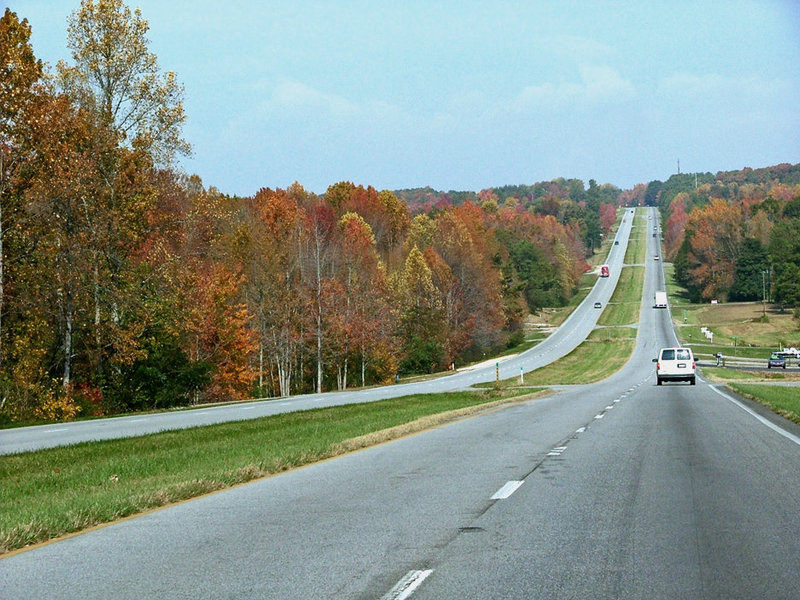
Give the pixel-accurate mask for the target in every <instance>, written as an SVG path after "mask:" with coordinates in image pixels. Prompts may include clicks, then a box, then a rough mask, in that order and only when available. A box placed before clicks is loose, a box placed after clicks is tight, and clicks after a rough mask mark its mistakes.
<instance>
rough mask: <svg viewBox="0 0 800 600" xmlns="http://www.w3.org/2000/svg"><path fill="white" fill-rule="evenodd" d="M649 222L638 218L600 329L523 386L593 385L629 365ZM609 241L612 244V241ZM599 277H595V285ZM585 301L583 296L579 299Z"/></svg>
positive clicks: (514, 382) (515, 382) (529, 375)
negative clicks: (623, 264) (627, 363)
mask: <svg viewBox="0 0 800 600" xmlns="http://www.w3.org/2000/svg"><path fill="white" fill-rule="evenodd" d="M646 233H647V221H646V219H645V218H644V217H643V216H641V215H638V214H637V215H636V220H635V221H634V227H633V229H632V231H631V237H630V241H629V244H628V249H627V251H626V253H625V264H626V265H629V266H625V267H623V269H622V272H621V273H620V278H619V283H618V284H617V287H616V289H615V291H614V294H613V296H612V297H611V300H610V301H609V303H608V305H607V306H605V307H604V310H603V313H602V314H601V316H600V319H599V320H598V327H597V328H596V329H595V330H594V331H592V333H591V334H590V335H589V337H588V338H587V340H586V341H585V342H583V343H582V344H581V345H580V346H578V347H577V348H575V350H573V351H572V352H570V353H569V354H568V355H567V356H565V357H564V358H561V359H559V360H558V361H556V362H554V363H551V364H550V365H547V366H546V367H542V368H541V369H536V370H535V371H531V372H530V373H525V374H524V376H523V382H524V385H537V386H539V385H557V384H573V383H592V382H595V381H600V380H602V379H605V378H606V377H608V376H610V375H612V374H614V373H616V372H617V371H618V370H619V369H621V368H622V366H623V365H624V364H625V363H626V362H628V359H629V358H630V356H631V354H632V353H633V349H634V348H635V346H636V323H637V322H638V320H639V310H640V307H641V302H642V289H643V287H644V267H643V266H642V263H644V260H645V256H646V238H645V235H646ZM609 241H610V240H609ZM594 278H596V275H593V276H592V282H591V283H592V284H593V283H594ZM585 297H586V294H584V295H583V296H582V297H581V298H580V299H581V300H582V299H583V298H585ZM518 384H519V378H518V377H515V378H511V379H508V380H506V381H503V382H501V385H502V386H504V387H511V386H515V385H518Z"/></svg>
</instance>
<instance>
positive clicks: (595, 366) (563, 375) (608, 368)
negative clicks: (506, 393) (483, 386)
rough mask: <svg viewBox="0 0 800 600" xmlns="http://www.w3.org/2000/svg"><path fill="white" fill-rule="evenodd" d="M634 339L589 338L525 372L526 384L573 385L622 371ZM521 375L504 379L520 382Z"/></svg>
mask: <svg viewBox="0 0 800 600" xmlns="http://www.w3.org/2000/svg"><path fill="white" fill-rule="evenodd" d="M635 347H636V341H635V340H631V339H622V340H620V339H615V340H597V341H587V342H584V343H582V344H581V345H580V346H578V347H577V348H575V350H573V351H572V352H570V353H569V354H567V355H566V356H565V357H563V358H561V359H559V360H557V361H556V362H554V363H551V364H549V365H547V366H546V367H542V368H541V369H536V370H535V371H531V372H529V373H525V374H524V375H523V383H524V385H533V386H541V385H559V384H561V385H571V384H579V383H594V382H595V381H600V380H602V379H605V378H606V377H608V376H610V375H612V374H614V373H616V372H617V371H619V370H620V369H621V368H622V367H623V366H624V365H625V363H626V362H628V359H629V358H630V356H631V354H632V353H633V349H634V348H635ZM518 382H519V378H516V379H509V380H506V381H504V382H501V384H502V385H504V386H513V385H516V384H518Z"/></svg>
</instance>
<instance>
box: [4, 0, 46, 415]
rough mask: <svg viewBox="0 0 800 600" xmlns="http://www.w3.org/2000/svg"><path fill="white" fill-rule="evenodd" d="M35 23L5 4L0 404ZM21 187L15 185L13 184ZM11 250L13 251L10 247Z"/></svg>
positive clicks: (35, 74)
mask: <svg viewBox="0 0 800 600" xmlns="http://www.w3.org/2000/svg"><path fill="white" fill-rule="evenodd" d="M30 36H31V28H30V25H29V24H28V21H27V20H26V19H23V20H22V21H20V20H19V18H18V17H17V15H16V13H14V12H12V11H11V9H9V8H6V10H5V13H4V14H3V16H2V18H0V409H2V407H3V406H4V405H5V403H6V402H7V399H8V397H7V394H6V387H5V386H4V385H3V384H2V382H3V378H4V377H3V375H4V369H5V361H4V358H5V353H6V345H5V340H6V335H7V334H6V321H5V320H4V316H5V315H6V312H7V300H6V289H7V288H6V280H7V277H8V269H9V265H8V260H7V257H8V255H9V250H10V248H9V246H8V241H10V239H11V233H10V232H11V231H14V230H15V229H16V227H15V226H16V223H17V221H18V218H19V215H20V211H21V201H20V193H19V189H18V185H19V182H17V184H16V186H15V179H16V175H17V173H18V169H19V167H20V164H21V162H22V161H23V160H24V158H25V154H26V152H28V151H29V150H30V144H29V141H30V140H29V139H28V137H27V135H26V129H27V126H26V120H27V118H26V116H27V114H28V113H29V108H30V105H31V103H32V102H33V100H34V98H35V96H36V90H35V89H34V86H35V84H36V82H37V81H39V78H40V77H41V75H42V62H41V61H40V60H38V59H36V57H35V56H34V53H33V48H32V47H31V45H30ZM15 187H17V189H14V188H15ZM11 254H12V255H13V254H15V252H14V251H13V250H12V251H11Z"/></svg>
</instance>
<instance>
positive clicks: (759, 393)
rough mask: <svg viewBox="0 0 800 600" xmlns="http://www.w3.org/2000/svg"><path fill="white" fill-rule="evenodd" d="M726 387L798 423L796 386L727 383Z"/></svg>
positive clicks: (799, 411)
mask: <svg viewBox="0 0 800 600" xmlns="http://www.w3.org/2000/svg"><path fill="white" fill-rule="evenodd" d="M728 387H730V388H731V389H732V390H734V391H736V392H738V393H739V394H741V395H742V396H744V397H746V398H750V399H751V400H754V401H756V402H758V403H759V404H763V405H764V406H766V407H767V408H769V409H770V410H771V411H772V412H774V413H777V414H779V415H781V416H782V417H784V418H786V419H789V420H790V421H793V422H795V423H798V424H800V393H798V391H797V388H796V387H788V386H779V385H755V384H746V383H729V384H728Z"/></svg>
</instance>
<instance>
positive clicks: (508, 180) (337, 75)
mask: <svg viewBox="0 0 800 600" xmlns="http://www.w3.org/2000/svg"><path fill="white" fill-rule="evenodd" d="M6 4H7V5H8V6H10V7H11V8H12V10H14V11H16V12H17V14H18V15H19V16H20V17H21V18H22V17H25V18H27V19H28V21H29V22H30V24H31V26H32V28H33V35H32V43H33V47H34V51H35V52H36V54H37V56H38V57H39V58H41V59H43V60H45V61H47V62H48V63H50V64H51V65H55V63H56V61H57V60H58V59H61V58H64V59H70V56H69V53H68V51H67V49H66V18H67V16H68V15H69V13H71V12H73V11H74V10H76V9H77V8H78V6H79V4H80V3H79V0H69V1H62V0H11V1H10V2H8V1H7V3H6ZM127 4H128V6H130V7H131V8H133V7H136V6H138V7H139V8H141V10H142V15H143V17H144V18H145V19H147V20H148V22H149V24H150V32H149V37H150V40H151V43H150V49H151V51H152V52H154V53H155V54H156V55H157V56H158V58H159V65H160V67H161V69H162V70H163V71H166V70H171V71H175V72H176V73H177V75H178V79H179V80H180V81H181V82H182V83H183V85H184V86H185V89H186V95H185V109H186V113H187V115H188V118H187V123H186V126H185V128H184V134H185V137H186V139H187V140H188V141H189V142H190V143H191V144H192V145H193V148H194V155H193V157H192V158H191V159H188V160H185V161H184V162H183V166H184V168H185V169H186V171H187V172H189V173H196V174H198V175H200V177H201V178H202V179H203V183H204V184H205V185H206V186H215V187H217V188H219V189H220V190H221V191H222V192H225V193H229V194H238V195H252V194H253V193H255V192H256V191H257V190H258V189H259V188H261V187H272V188H276V187H287V186H289V185H290V184H291V183H292V182H294V181H298V182H299V183H300V184H302V185H303V186H304V187H305V188H306V189H308V190H311V191H313V192H317V193H321V192H324V191H325V189H326V188H327V187H328V185H330V184H332V183H336V182H337V181H343V180H347V181H352V182H354V183H356V184H364V185H372V186H374V187H376V188H378V189H399V188H409V187H422V186H426V185H430V186H431V187H433V188H435V189H438V190H451V189H455V190H474V191H479V190H481V189H484V188H488V187H492V186H500V185H505V184H532V183H534V182H537V181H543V180H550V179H553V178H556V177H567V178H571V177H575V178H579V179H583V180H584V182H586V183H588V181H589V179H595V180H597V182H598V183H612V184H614V185H618V186H620V187H622V188H629V187H632V186H633V185H634V184H636V183H647V182H649V181H651V180H653V179H661V180H665V179H667V178H668V177H669V176H670V175H671V174H672V173H675V172H676V171H677V161H678V160H680V166H681V171H682V172H695V171H700V172H705V171H711V172H717V171H720V170H731V169H740V168H743V167H753V168H756V167H764V166H769V165H773V164H777V163H781V162H789V163H798V162H800V2H798V0H754V1H744V0H724V1H696V0H694V1H677V0H675V1H662V2H648V1H646V0H634V1H619V2H600V1H596V2H590V1H583V2H561V1H559V2H556V1H552V2H543V1H530V2H523V1H516V2H511V1H509V2H503V1H493V2H476V1H470V0H460V1H452V2H450V1H448V2H434V1H422V0H406V1H401V0H393V1H383V0H372V1H366V0H364V1H338V2H334V1H322V0H318V1H306V0H286V1H283V0H274V1H271V2H268V1H262V2H257V1H236V0H232V1H229V2H220V1H219V0H213V1H211V0H186V1H183V0H170V1H164V0H130V1H129V2H127Z"/></svg>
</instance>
